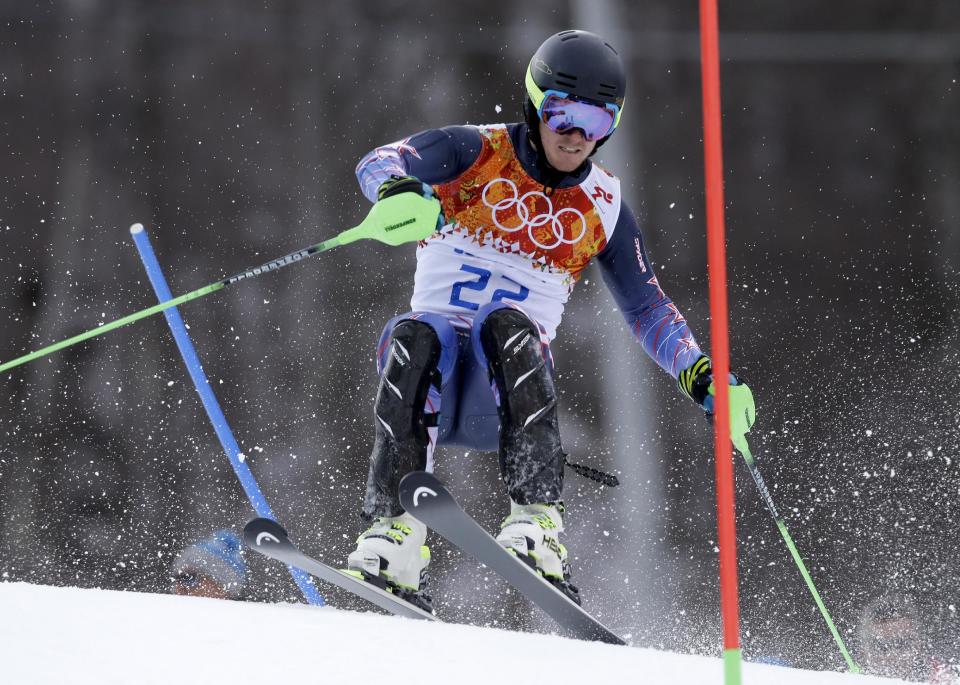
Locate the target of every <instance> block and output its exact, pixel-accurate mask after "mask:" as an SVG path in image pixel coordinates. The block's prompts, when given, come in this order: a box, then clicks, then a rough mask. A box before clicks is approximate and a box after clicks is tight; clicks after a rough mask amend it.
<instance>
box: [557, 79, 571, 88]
mask: <svg viewBox="0 0 960 685" xmlns="http://www.w3.org/2000/svg"><path fill="white" fill-rule="evenodd" d="M554 83H556V84H557V85H558V86H563V87H564V88H571V89H573V88H576V87H577V84H576V83H571V82H570V81H561V80H560V79H557V80H556V81H554Z"/></svg>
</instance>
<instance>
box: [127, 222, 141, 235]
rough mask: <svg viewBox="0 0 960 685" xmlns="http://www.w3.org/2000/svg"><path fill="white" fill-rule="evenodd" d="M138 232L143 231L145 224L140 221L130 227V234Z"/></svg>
mask: <svg viewBox="0 0 960 685" xmlns="http://www.w3.org/2000/svg"><path fill="white" fill-rule="evenodd" d="M137 233H143V224H141V223H140V222H139V221H138V222H137V223H135V224H133V225H132V226H131V227H130V235H136V234H137Z"/></svg>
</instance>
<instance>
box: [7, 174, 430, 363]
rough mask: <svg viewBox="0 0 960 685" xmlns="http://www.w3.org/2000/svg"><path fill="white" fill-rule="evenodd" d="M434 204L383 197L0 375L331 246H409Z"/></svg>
mask: <svg viewBox="0 0 960 685" xmlns="http://www.w3.org/2000/svg"><path fill="white" fill-rule="evenodd" d="M438 205H439V202H438V201H437V200H436V199H427V198H424V197H421V196H419V195H415V194H413V193H402V194H400V195H394V196H392V197H388V198H385V199H383V200H381V201H379V202H377V203H376V204H375V205H373V208H372V209H371V210H370V213H369V214H367V217H366V218H365V219H364V220H363V221H362V222H361V223H359V224H358V225H356V226H354V227H353V228H348V229H347V230H345V231H343V232H342V233H339V234H338V235H335V236H334V237H333V238H330V239H328V240H324V241H323V242H320V243H317V244H316V245H311V246H310V247H307V248H304V249H302V250H297V251H296V252H291V253H290V254H288V255H286V256H284V257H280V258H279V259H274V260H272V261H269V262H267V263H266V264H262V265H260V266H258V267H256V268H254V269H248V270H246V271H241V272H240V273H237V274H234V275H233V276H229V277H228V278H224V279H223V280H220V281H216V282H214V283H211V284H209V285H205V286H204V287H202V288H197V289H196V290H194V291H192V292H189V293H186V294H184V295H180V296H179V297H175V298H173V299H172V300H167V301H166V302H161V303H160V304H155V305H153V306H152V307H147V308H146V309H142V310H140V311H139V312H135V313H133V314H130V315H128V316H125V317H123V318H121V319H117V320H116V321H111V322H110V323H107V324H103V325H101V326H98V327H97V328H93V329H91V330H89V331H86V332H85V333H80V334H79V335H75V336H73V337H72V338H67V339H66V340H61V341H60V342H58V343H55V344H53V345H49V346H48V347H44V348H43V349H41V350H37V351H35V352H31V353H29V354H25V355H23V356H22V357H17V358H16V359H12V360H11V361H8V362H4V363H3V364H0V373H2V372H4V371H8V370H9V369H12V368H14V367H17V366H20V365H21V364H26V363H27V362H31V361H33V360H35V359H40V358H41V357H45V356H47V355H48V354H51V353H52V352H56V351H58V350H62V349H65V348H67V347H71V346H73V345H76V344H77V343H80V342H83V341H84V340H89V339H90V338H94V337H96V336H98V335H103V334H104V333H107V332H109V331H112V330H115V329H117V328H121V327H122V326H126V325H127V324H131V323H133V322H134V321H139V320H140V319H145V318H146V317H148V316H152V315H153V314H156V313H158V312H162V311H164V310H165V309H169V308H170V307H176V306H178V305H181V304H184V303H185V302H190V301H191V300H196V299H198V298H201V297H203V296H204V295H209V294H210V293H215V292H217V291H218V290H222V289H223V288H226V287H227V286H228V285H232V284H234V283H236V282H238V281H242V280H244V279H247V278H253V277H255V276H259V275H260V274H265V273H267V272H269V271H276V270H277V269H282V268H283V267H285V266H287V265H289V264H293V263H295V262H299V261H300V260H302V259H306V258H307V257H311V256H313V255H315V254H319V253H321V252H326V251H327V250H330V249H332V248H334V247H338V246H340V245H346V244H347V243H352V242H354V241H355V240H361V239H372V240H378V241H380V242H382V243H386V244H387V245H392V246H396V245H402V244H403V243H409V242H413V241H415V240H424V239H426V238H428V237H429V236H430V235H431V234H432V233H433V232H434V231H435V230H436V223H435V221H436V216H437V206H438Z"/></svg>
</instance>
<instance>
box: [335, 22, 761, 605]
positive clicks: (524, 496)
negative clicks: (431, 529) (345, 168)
mask: <svg viewBox="0 0 960 685" xmlns="http://www.w3.org/2000/svg"><path fill="white" fill-rule="evenodd" d="M525 84H526V98H525V104H524V121H522V122H519V123H511V124H505V125H504V124H496V125H490V126H450V127H446V128H442V129H434V130H428V131H424V132H421V133H418V134H416V135H414V136H410V137H408V138H404V139H403V140H400V141H398V142H395V143H392V144H389V145H383V146H381V147H378V148H376V149H375V150H373V151H372V152H370V153H369V154H368V155H366V156H365V157H364V158H363V159H362V160H361V161H360V163H359V164H358V165H357V169H356V173H357V179H358V181H359V183H360V187H361V189H362V191H363V193H364V195H365V196H366V197H367V198H368V199H369V200H370V201H371V202H378V201H381V200H384V199H385V198H388V197H394V196H396V195H399V194H405V193H412V194H414V195H416V196H422V197H426V198H437V199H438V200H439V205H438V211H439V215H438V217H437V223H438V230H437V231H436V232H435V233H434V234H433V235H432V236H430V237H429V238H427V239H426V240H423V241H421V242H420V243H419V245H418V248H417V268H416V274H415V276H414V288H413V297H412V300H411V308H412V311H411V312H408V313H406V314H402V315H400V316H397V317H395V318H393V319H391V320H390V321H389V322H388V323H387V325H386V327H385V328H384V330H383V334H382V336H381V339H380V344H379V347H378V354H377V361H378V364H377V365H378V371H379V373H380V385H379V389H378V391H377V397H376V401H375V406H374V424H375V439H374V445H373V451H372V454H371V456H370V471H369V477H368V480H367V489H366V495H365V498H364V504H363V517H364V519H365V520H367V521H371V520H372V525H371V526H370V528H369V529H367V530H366V531H365V532H364V533H362V534H361V535H360V537H359V539H358V541H357V548H356V550H354V551H353V552H352V553H351V554H350V555H349V557H348V562H347V566H348V570H349V571H350V572H351V573H353V574H354V575H356V576H358V577H362V578H364V579H366V580H368V581H370V582H373V583H375V584H377V585H380V586H381V587H387V588H389V589H390V590H391V591H393V592H394V593H396V594H398V595H400V596H403V597H404V598H406V599H408V600H409V601H411V602H413V603H414V604H418V605H420V606H422V607H425V608H427V609H429V608H430V599H429V597H427V596H426V595H425V594H424V581H425V572H426V569H427V566H428V564H429V562H430V554H429V550H428V548H427V547H426V546H424V542H425V540H426V533H427V531H426V528H425V526H424V525H423V524H422V523H420V522H419V521H417V520H416V519H415V518H413V517H412V516H410V515H409V514H407V513H405V512H404V510H403V508H402V507H401V505H400V502H399V500H398V497H397V488H398V485H399V483H400V480H401V478H402V477H403V476H404V475H406V474H407V473H410V472H411V471H414V470H424V469H426V470H432V469H433V451H434V448H435V446H436V445H437V444H458V445H463V446H466V447H468V448H473V449H480V450H494V449H496V450H498V452H499V458H500V470H501V474H502V478H503V480H504V482H505V484H506V487H507V493H508V494H509V497H510V513H509V515H508V516H507V517H506V518H505V519H504V521H503V524H502V527H501V530H500V532H499V535H498V536H497V541H498V542H499V543H500V544H501V545H502V546H504V547H505V548H507V549H508V550H509V551H511V552H513V553H514V554H516V555H517V556H518V557H519V558H520V559H522V560H523V561H525V562H526V563H528V564H529V565H530V566H532V567H534V568H535V569H536V570H537V571H539V572H540V573H541V574H542V576H543V577H544V578H546V579H547V580H549V581H550V582H552V583H553V584H554V585H555V586H556V587H558V588H559V589H560V590H562V591H563V592H565V593H566V594H567V595H568V596H569V597H571V599H573V600H574V601H577V602H578V603H579V601H580V600H579V595H578V591H577V589H576V588H575V587H574V586H573V585H572V584H571V583H570V572H569V568H568V565H567V550H566V548H565V547H564V546H563V545H562V544H560V541H559V533H562V532H563V528H564V522H563V511H564V510H563V503H562V494H563V471H564V464H565V460H566V455H565V454H564V451H563V448H562V446H561V443H560V431H559V428H558V423H557V391H556V389H555V387H554V380H553V363H552V358H551V355H550V347H549V343H550V341H551V340H552V339H553V337H554V334H555V332H556V329H557V326H558V324H559V323H560V317H561V315H562V313H563V308H564V304H565V303H566V301H567V299H568V297H569V295H570V293H571V291H572V289H573V286H574V284H575V283H576V281H577V279H578V278H579V277H580V275H581V273H582V271H583V269H584V268H585V267H586V265H587V263H588V262H589V261H590V260H591V259H592V258H596V259H597V260H598V261H599V263H600V267H601V272H602V274H603V279H604V282H605V283H606V285H607V287H608V288H609V290H610V291H611V293H612V294H613V297H614V299H615V300H616V302H617V304H618V305H619V307H620V309H621V311H622V313H623V316H624V317H625V319H626V321H627V324H628V325H629V326H630V327H631V329H632V330H633V332H634V334H635V336H636V337H637V339H638V340H639V342H640V344H641V345H642V346H643V349H644V350H645V351H646V352H647V353H648V354H649V355H650V356H651V357H652V358H653V359H654V360H655V361H656V362H657V363H658V364H659V365H660V366H661V367H663V369H664V370H666V371H667V372H668V373H669V374H671V376H673V377H674V378H676V379H677V382H678V384H679V387H680V390H681V391H682V392H683V393H684V394H685V395H687V396H688V397H690V398H691V399H692V400H694V401H695V402H696V403H697V404H699V405H700V406H701V407H703V408H704V409H705V410H706V411H707V412H708V414H709V413H710V412H711V411H712V408H713V385H712V377H711V365H710V359H709V358H708V357H707V356H706V355H704V354H703V352H702V351H701V350H700V348H699V346H698V345H697V342H696V340H695V339H694V336H693V333H692V332H691V331H690V329H689V328H688V327H687V324H686V321H685V320H684V318H683V316H682V315H681V314H680V312H679V310H678V309H677V307H676V306H675V305H674V304H673V302H672V301H671V300H670V298H668V297H667V296H666V295H665V294H664V292H663V290H662V289H661V288H660V285H659V283H658V281H657V278H656V276H655V275H654V272H653V267H652V265H651V263H650V261H649V259H648V258H647V253H646V250H645V249H644V244H643V238H642V236H641V233H640V228H639V226H638V224H637V220H636V217H635V216H634V214H633V212H632V211H631V210H630V208H629V207H628V206H627V204H626V203H625V202H624V201H623V200H622V198H621V193H620V183H619V181H618V179H617V178H616V177H615V176H614V175H613V174H611V173H610V172H608V171H607V170H605V169H603V168H601V167H600V166H599V165H596V164H593V163H592V162H591V161H590V157H591V155H593V154H594V153H595V152H596V150H597V149H598V148H599V147H600V146H601V145H603V144H604V143H606V142H607V141H608V140H609V139H610V136H611V135H612V134H613V133H614V131H615V130H616V128H617V126H618V125H619V123H620V118H621V113H622V109H623V102H624V91H625V85H626V77H625V74H624V68H623V63H622V62H621V59H620V56H619V55H618V54H617V52H616V51H615V50H614V49H613V48H612V47H611V46H610V45H609V44H608V43H606V42H605V41H604V40H603V39H602V38H600V37H599V36H597V35H595V34H593V33H589V32H587V31H577V30H571V31H563V32H561V33H558V34H556V35H554V36H551V37H550V38H548V39H547V40H546V41H545V42H544V43H543V44H542V45H541V46H540V48H539V49H538V50H537V51H536V53H535V54H534V55H533V58H532V59H531V60H530V63H529V66H528V67H527V71H526V78H525ZM417 199H418V200H419V199H420V198H419V197H418V198H417ZM730 382H731V388H730V390H731V393H730V395H731V405H732V406H731V414H732V417H733V418H732V423H733V426H732V430H733V431H734V432H736V431H739V432H740V433H741V434H742V433H744V432H746V431H747V430H749V427H750V425H752V423H753V418H754V410H753V402H752V397H751V395H750V391H749V388H747V387H746V386H745V385H744V384H742V383H740V382H739V381H738V380H737V379H736V377H735V376H734V375H733V374H731V381H730Z"/></svg>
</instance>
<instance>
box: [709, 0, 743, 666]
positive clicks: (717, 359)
mask: <svg viewBox="0 0 960 685" xmlns="http://www.w3.org/2000/svg"><path fill="white" fill-rule="evenodd" d="M719 43H720V39H719V28H718V22H717V0H700V67H701V79H702V82H703V150H704V178H705V182H706V183H705V185H706V202H707V205H706V212H707V270H708V272H709V276H710V338H711V342H712V352H713V354H712V358H711V362H712V366H713V378H714V388H715V389H716V397H715V398H714V402H715V404H714V410H715V411H714V421H713V425H714V450H715V453H716V478H717V534H718V541H719V547H720V607H721V612H722V616H723V663H724V680H725V682H726V683H727V685H739V684H740V671H741V665H742V654H741V650H740V610H739V606H738V601H737V535H736V523H735V516H734V485H733V452H732V450H731V443H730V393H729V375H730V345H729V340H728V332H727V254H726V248H725V244H724V243H725V240H726V236H725V233H726V230H725V228H724V223H723V145H722V132H721V119H720V49H719Z"/></svg>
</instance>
